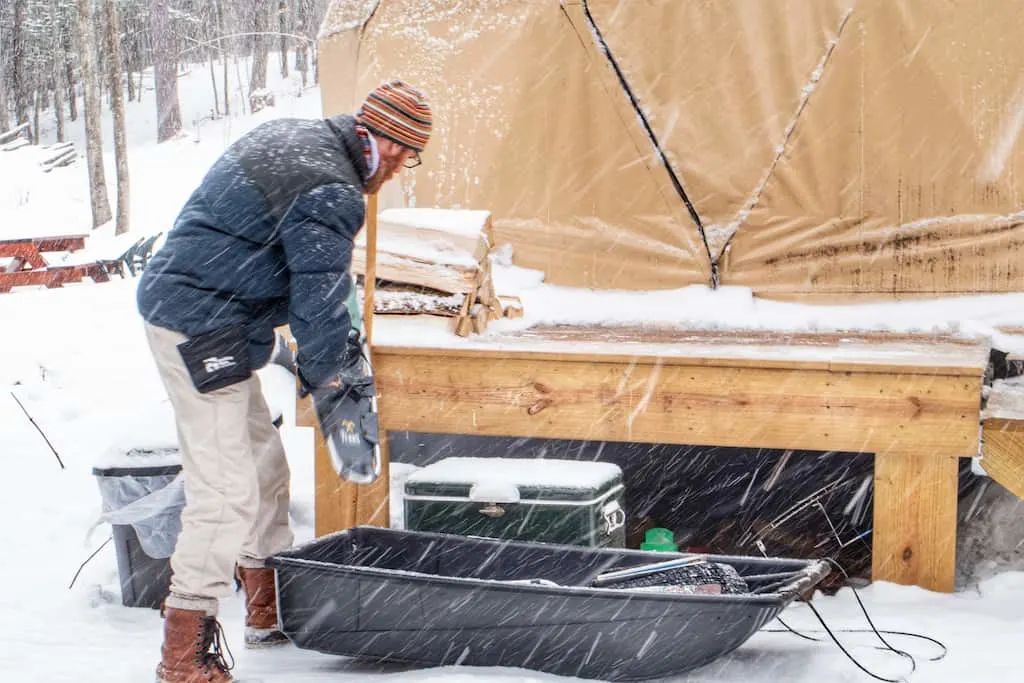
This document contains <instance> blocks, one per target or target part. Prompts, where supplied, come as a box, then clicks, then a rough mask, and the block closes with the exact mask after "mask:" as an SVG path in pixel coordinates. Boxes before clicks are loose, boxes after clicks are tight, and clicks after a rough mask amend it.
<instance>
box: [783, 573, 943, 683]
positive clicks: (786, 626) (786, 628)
mask: <svg viewBox="0 0 1024 683" xmlns="http://www.w3.org/2000/svg"><path fill="white" fill-rule="evenodd" d="M824 559H825V561H827V562H828V563H829V564H831V565H832V566H834V567H835V568H836V569H838V570H839V572H840V573H841V574H842V575H843V576H844V577H846V579H849V578H850V575H849V574H848V573H847V572H846V570H845V569H843V566H842V565H840V564H839V563H838V562H836V561H835V560H834V559H832V558H824ZM849 588H850V590H851V591H853V597H854V599H855V600H856V601H857V605H858V606H859V607H860V611H861V613H862V614H863V615H864V619H865V620H866V621H867V622H868V626H870V627H871V628H841V629H834V630H833V629H830V628H829V626H828V624H826V623H825V619H824V618H823V617H822V616H821V613H820V612H818V610H817V608H815V606H814V605H812V604H811V602H810V600H802V601H801V602H803V603H805V604H806V605H807V606H808V607H809V608H810V609H811V612H813V613H814V616H815V617H817V619H818V621H819V622H820V623H821V626H822V628H823V629H824V632H825V633H827V634H828V636H829V637H830V638H831V639H832V642H833V643H835V644H836V647H838V648H839V649H840V651H841V652H842V653H843V654H844V655H846V657H847V659H849V660H850V661H851V662H853V663H854V665H856V667H857V668H858V669H860V670H861V671H863V672H864V673H866V674H867V675H869V676H871V677H872V678H874V679H876V680H879V681H886V683H902V681H904V680H905V679H902V678H900V679H892V678H884V677H882V676H878V675H877V674H874V673H872V672H871V671H868V670H867V669H866V668H865V667H864V666H863V665H862V664H861V663H860V662H858V661H857V660H856V658H854V657H853V655H851V654H850V652H849V651H848V650H847V649H846V648H845V647H843V645H842V643H840V642H839V639H838V638H837V637H836V635H835V634H836V633H873V634H875V637H877V638H878V640H879V641H880V642H881V643H882V644H883V645H884V646H885V647H878V646H875V649H876V650H882V651H887V650H888V651H890V652H894V653H896V654H898V655H900V656H901V657H906V658H907V659H909V660H910V665H911V670H910V673H914V672H915V671H917V660H916V659H914V656H913V655H911V654H910V653H909V652H905V651H903V650H900V649H898V648H895V647H893V646H892V645H891V644H890V643H889V641H887V640H886V639H885V638H883V637H882V634H883V633H884V634H886V635H894V636H904V637H907V638H917V639H919V640H925V641H928V642H930V643H933V644H935V645H937V646H938V647H939V648H941V650H942V652H941V654H939V655H938V656H937V657H929V658H928V661H931V662H937V661H939V660H940V659H943V658H944V657H945V656H946V654H947V653H948V652H949V648H947V647H946V645H945V644H944V643H942V642H941V641H939V640H937V639H935V638H932V637H930V636H925V635H922V634H920V633H909V632H906V631H879V630H878V628H876V627H875V623H874V622H873V621H872V620H871V615H870V614H868V610H867V607H866V606H865V605H864V601H863V600H861V598H860V593H858V591H857V589H856V588H854V587H853V586H849ZM776 619H777V620H778V622H779V623H780V624H782V625H783V627H784V629H763V630H764V631H765V632H766V633H786V632H789V633H792V634H793V635H795V636H797V637H799V638H803V639H804V640H810V641H814V642H819V643H820V642H824V639H822V638H814V637H812V636H809V635H807V634H805V633H801V632H799V631H797V630H796V629H794V628H793V627H792V626H790V625H789V624H787V623H786V622H785V621H783V620H782V618H781V617H776Z"/></svg>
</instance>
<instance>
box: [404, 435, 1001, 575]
mask: <svg viewBox="0 0 1024 683" xmlns="http://www.w3.org/2000/svg"><path fill="white" fill-rule="evenodd" d="M454 456H473V457H503V458H560V459H576V460H601V461H606V462H613V463H615V464H617V465H618V466H619V467H621V468H622V470H623V479H624V483H625V487H626V495H625V501H624V502H625V508H626V516H627V547H630V548H638V547H639V544H640V542H641V541H642V540H643V534H644V531H645V530H646V529H648V528H651V527H665V528H668V529H671V530H672V531H673V532H674V533H675V540H676V542H677V543H678V544H679V549H680V550H681V551H686V550H688V549H692V550H694V551H699V552H711V553H718V554H726V555H761V554H762V553H764V554H767V555H768V556H776V557H800V558H832V559H834V560H836V561H837V562H839V564H840V565H842V566H843V568H844V569H845V570H846V571H847V573H849V574H850V575H851V576H858V577H862V578H868V577H869V576H870V571H871V529H872V510H873V507H872V503H873V489H874V486H873V479H872V475H873V461H874V458H873V456H872V455H870V454H864V453H842V452H827V453H822V452H809V451H783V450H769V449H754V448H724V447H708V446H671V445H651V444H637V443H615V442H599V441H569V440H550V439H522V438H498V437H481V436H453V435H442V434H425V433H418V432H392V433H391V459H392V461H393V462H397V463H406V464H410V465H416V466H420V467H422V466H425V465H428V464H430V463H432V462H436V461H437V460H440V459H442V458H446V457H454ZM981 481H983V478H980V477H978V476H976V475H974V474H973V473H972V472H971V469H970V461H969V460H967V459H963V460H961V473H960V499H961V500H963V499H964V498H965V497H966V496H967V495H969V494H970V493H971V492H972V491H974V490H975V487H976V486H977V485H978V484H979V483H980V482H981ZM830 578H831V581H833V582H836V584H835V585H836V586H838V582H839V581H840V580H841V579H842V577H841V576H840V575H839V574H838V573H834V574H833V576H832V577H830ZM828 587H830V586H823V588H828Z"/></svg>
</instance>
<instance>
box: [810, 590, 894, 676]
mask: <svg viewBox="0 0 1024 683" xmlns="http://www.w3.org/2000/svg"><path fill="white" fill-rule="evenodd" d="M806 604H807V606H808V607H810V608H811V611H812V612H814V616H816V617H818V621H820V622H821V627H822V628H823V629H825V633H827V634H828V635H829V638H831V639H832V642H833V643H835V644H836V647H838V648H839V650H840V651H841V652H842V653H843V654H844V655H846V658H847V659H849V660H850V661H851V662H853V664H854V666H856V667H857V668H858V669H860V670H861V671H863V672H864V673H866V674H867V675H868V676H871V677H872V678H874V679H875V680H876V681H885V683H904V681H906V679H905V678H885V677H884V676H879V675H878V674H876V673H873V672H871V671H868V670H867V668H865V667H864V665H863V664H861V663H860V662H858V661H857V659H856V657H854V656H853V655H851V654H850V652H849V651H848V650H847V649H846V648H845V647H843V644H842V643H840V642H839V639H838V638H836V634H834V633H832V629H830V628H829V627H828V624H826V623H825V620H824V619H823V618H822V616H821V614H820V613H819V612H818V609H817V608H816V607H815V606H814V605H812V604H811V603H810V601H807V602H806ZM895 652H899V650H895ZM900 654H901V655H903V654H906V653H905V652H900ZM907 656H908V657H910V655H907ZM910 660H911V661H913V660H914V658H913V657H910ZM911 673H913V670H911Z"/></svg>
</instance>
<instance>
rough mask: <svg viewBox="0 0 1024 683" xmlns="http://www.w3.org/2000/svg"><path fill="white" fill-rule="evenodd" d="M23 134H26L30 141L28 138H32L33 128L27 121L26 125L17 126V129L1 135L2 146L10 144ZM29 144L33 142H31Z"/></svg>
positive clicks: (0, 143)
mask: <svg viewBox="0 0 1024 683" xmlns="http://www.w3.org/2000/svg"><path fill="white" fill-rule="evenodd" d="M22 133H24V134H25V136H26V139H28V138H30V137H31V136H32V130H31V128H30V126H29V123H28V122H27V121H26V122H25V123H23V124H21V125H20V126H16V127H14V128H12V129H10V130H9V131H7V132H6V133H0V145H3V144H6V143H8V142H11V141H12V140H14V139H16V138H17V137H18V136H19V135H21V134H22ZM29 142H31V140H29Z"/></svg>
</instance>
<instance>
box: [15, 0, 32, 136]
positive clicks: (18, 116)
mask: <svg viewBox="0 0 1024 683" xmlns="http://www.w3.org/2000/svg"><path fill="white" fill-rule="evenodd" d="M27 15H28V0H14V26H13V30H12V33H11V62H12V66H13V71H12V72H11V77H12V79H11V86H12V88H13V90H14V117H15V120H16V122H17V123H18V124H22V123H25V122H26V121H28V108H29V92H28V69H27V68H26V66H25V51H26V46H25V44H26V42H27V41H26V40H25V31H26V29H27V27H26V26H25V20H26V19H27V18H28V16H27Z"/></svg>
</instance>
